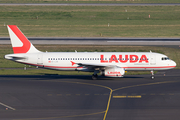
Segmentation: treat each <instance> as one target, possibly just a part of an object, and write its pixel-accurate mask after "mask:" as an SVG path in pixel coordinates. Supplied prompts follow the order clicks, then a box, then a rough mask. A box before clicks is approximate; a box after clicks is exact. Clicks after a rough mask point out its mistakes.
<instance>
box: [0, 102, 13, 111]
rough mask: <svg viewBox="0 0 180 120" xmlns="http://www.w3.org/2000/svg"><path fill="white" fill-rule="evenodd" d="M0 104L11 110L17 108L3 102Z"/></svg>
mask: <svg viewBox="0 0 180 120" xmlns="http://www.w3.org/2000/svg"><path fill="white" fill-rule="evenodd" d="M0 105H2V106H4V107H6V108H9V109H11V110H16V109H15V108H13V107H10V106H8V105H6V104H4V103H2V102H0Z"/></svg>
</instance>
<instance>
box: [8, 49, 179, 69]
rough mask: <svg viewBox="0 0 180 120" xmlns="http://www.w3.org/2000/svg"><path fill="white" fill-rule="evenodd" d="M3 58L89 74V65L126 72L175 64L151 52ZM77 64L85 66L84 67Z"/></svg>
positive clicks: (19, 55) (32, 55)
mask: <svg viewBox="0 0 180 120" xmlns="http://www.w3.org/2000/svg"><path fill="white" fill-rule="evenodd" d="M5 58H6V59H10V60H13V61H16V62H20V63H24V64H29V65H34V66H39V67H43V68H48V69H55V70H79V71H90V72H91V71H94V68H92V66H90V65H91V64H92V65H93V66H118V67H121V68H124V69H125V70H127V71H128V70H165V69H171V68H174V67H175V66H176V63H175V62H174V61H172V60H170V59H169V58H168V57H167V56H166V55H163V54H159V53H152V52H40V53H25V54H9V55H6V56H5ZM16 58H19V59H16ZM78 63H80V64H83V65H84V64H85V65H86V67H85V68H84V67H83V66H81V65H80V64H78ZM88 65H89V66H90V67H88ZM87 68H88V69H87Z"/></svg>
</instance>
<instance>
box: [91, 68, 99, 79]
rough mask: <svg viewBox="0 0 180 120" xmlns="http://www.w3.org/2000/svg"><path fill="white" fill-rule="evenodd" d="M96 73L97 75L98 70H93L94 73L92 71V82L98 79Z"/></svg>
mask: <svg viewBox="0 0 180 120" xmlns="http://www.w3.org/2000/svg"><path fill="white" fill-rule="evenodd" d="M98 73H99V70H95V71H94V74H92V79H93V80H97V78H98V75H97V74H98Z"/></svg>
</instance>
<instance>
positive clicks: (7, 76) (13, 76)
mask: <svg viewBox="0 0 180 120" xmlns="http://www.w3.org/2000/svg"><path fill="white" fill-rule="evenodd" d="M1 77H3V78H14V79H18V78H24V79H25V80H26V78H27V80H30V78H33V80H50V79H51V80H52V79H69V80H70V79H80V80H92V78H91V76H90V75H0V78H1ZM36 78H37V79H36ZM127 78H143V77H142V76H140V75H139V76H133V75H132V76H130V75H128V76H124V77H123V78H111V77H104V76H99V77H98V79H97V80H119V79H127Z"/></svg>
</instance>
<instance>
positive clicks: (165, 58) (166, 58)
mask: <svg viewBox="0 0 180 120" xmlns="http://www.w3.org/2000/svg"><path fill="white" fill-rule="evenodd" d="M162 60H170V59H169V58H168V57H162Z"/></svg>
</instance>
